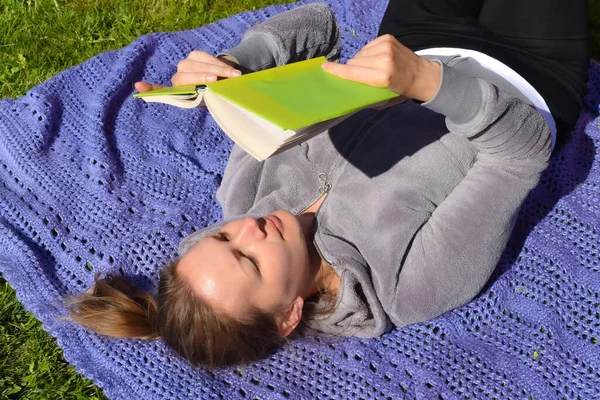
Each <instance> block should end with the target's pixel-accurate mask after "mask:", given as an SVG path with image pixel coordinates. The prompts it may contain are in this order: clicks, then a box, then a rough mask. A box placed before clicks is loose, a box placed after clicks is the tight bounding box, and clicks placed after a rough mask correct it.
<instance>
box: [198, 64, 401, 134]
mask: <svg viewBox="0 0 600 400" xmlns="http://www.w3.org/2000/svg"><path fill="white" fill-rule="evenodd" d="M326 61H327V60H326V59H325V57H318V58H313V59H311V60H306V61H299V62H296V63H293V64H287V65H283V66H281V67H275V68H270V69H266V70H264V71H259V72H254V73H251V74H247V75H242V76H240V77H237V78H231V79H224V80H221V81H217V82H214V83H210V84H209V85H208V86H209V88H210V90H211V91H213V92H214V93H216V94H218V95H220V96H221V97H223V98H225V99H227V100H229V101H231V102H232V103H234V104H237V105H239V106H240V107H243V108H245V109H247V110H249V111H251V112H253V113H254V114H256V115H258V116H260V117H262V118H264V119H266V120H267V121H269V122H271V123H273V124H275V125H277V126H279V127H280V128H282V129H290V130H296V129H299V128H303V127H306V126H309V125H312V124H315V123H317V122H321V121H326V120H329V119H332V118H336V117H339V116H342V115H346V114H349V113H352V112H354V111H357V110H360V109H361V108H364V107H366V106H368V105H370V104H375V103H379V102H381V101H384V100H388V99H391V98H394V97H396V96H398V94H397V93H395V92H392V91H391V90H388V89H384V88H376V87H373V86H369V85H366V84H364V83H358V82H354V81H349V80H346V79H342V78H339V77H337V76H334V75H332V74H330V73H328V72H327V71H325V70H323V68H321V64H323V63H324V62H326Z"/></svg>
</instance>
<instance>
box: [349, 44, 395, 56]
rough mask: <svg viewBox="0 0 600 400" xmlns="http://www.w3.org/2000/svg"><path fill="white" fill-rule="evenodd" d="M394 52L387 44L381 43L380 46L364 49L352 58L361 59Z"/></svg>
mask: <svg viewBox="0 0 600 400" xmlns="http://www.w3.org/2000/svg"><path fill="white" fill-rule="evenodd" d="M392 52H393V49H392V48H391V47H389V45H387V44H386V43H379V44H378V45H375V46H371V47H369V48H368V49H362V50H360V51H359V52H358V53H356V54H355V55H354V57H352V58H360V57H371V56H374V55H378V54H379V55H383V54H390V53H392Z"/></svg>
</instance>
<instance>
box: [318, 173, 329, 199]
mask: <svg viewBox="0 0 600 400" xmlns="http://www.w3.org/2000/svg"><path fill="white" fill-rule="evenodd" d="M330 190H331V183H327V174H326V173H324V172H321V173H320V174H319V193H321V194H323V193H327V192H329V191H330Z"/></svg>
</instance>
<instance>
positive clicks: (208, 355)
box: [66, 261, 335, 367]
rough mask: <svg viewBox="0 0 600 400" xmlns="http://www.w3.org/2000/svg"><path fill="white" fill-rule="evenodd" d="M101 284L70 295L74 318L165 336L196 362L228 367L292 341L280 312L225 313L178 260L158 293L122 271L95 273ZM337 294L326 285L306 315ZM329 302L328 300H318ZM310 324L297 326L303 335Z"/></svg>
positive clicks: (136, 334) (116, 331)
mask: <svg viewBox="0 0 600 400" xmlns="http://www.w3.org/2000/svg"><path fill="white" fill-rule="evenodd" d="M94 281H95V285H94V286H93V287H92V288H91V289H90V290H88V291H87V292H86V293H83V294H81V295H79V296H73V297H69V298H67V299H66V304H67V308H68V310H69V313H70V319H72V320H73V321H75V322H77V323H79V324H81V325H83V326H85V327H86V328H88V329H91V330H92V331H94V332H97V333H100V334H102V335H106V336H112V337H119V338H137V339H150V340H153V339H162V340H163V341H164V342H165V344H167V345H168V346H170V347H171V348H173V349H174V350H175V351H176V352H177V353H179V354H180V355H182V356H183V357H185V358H186V359H187V360H189V361H190V362H191V363H192V364H194V365H204V366H208V367H222V366H229V365H236V364H244V363H248V362H252V361H256V360H259V359H262V358H264V357H266V356H268V355H269V354H270V353H271V352H272V351H273V350H275V349H277V348H278V347H281V346H282V345H284V344H285V343H287V339H286V338H285V337H282V336H280V335H279V332H278V329H277V324H276V320H275V316H274V315H272V314H269V313H265V312H263V311H260V310H254V311H253V312H251V313H250V315H248V317H247V318H245V320H244V321H239V320H235V319H233V318H231V317H229V316H227V315H225V314H222V313H219V312H218V311H217V310H215V309H214V308H213V307H212V306H211V305H210V304H208V303H207V302H206V301H204V300H203V299H202V298H201V297H200V296H198V295H197V294H196V293H195V292H194V290H193V289H192V287H191V285H190V284H188V282H186V281H185V280H183V279H181V277H180V276H179V275H178V274H177V261H175V262H172V263H171V264H169V265H168V266H166V267H165V268H163V269H162V271H161V273H160V280H159V287H158V299H154V298H153V297H152V296H151V295H150V294H149V293H147V292H144V291H142V290H140V289H138V288H136V287H135V286H134V285H133V284H131V283H130V282H128V281H127V280H126V279H125V278H124V277H123V276H121V275H108V276H107V277H105V278H104V279H99V277H98V275H96V276H95V277H94ZM333 300H334V296H331V295H330V294H328V293H326V292H325V291H324V290H321V291H320V293H319V294H318V295H317V296H315V297H313V298H310V299H307V301H306V302H305V306H304V309H303V320H304V321H306V320H307V319H311V318H313V317H316V316H322V315H326V314H327V313H329V312H331V311H332V310H333V307H334V306H335V304H334V303H335V302H334V301H333ZM317 304H326V306H324V307H322V306H317ZM305 328H306V325H305V324H302V326H299V327H298V328H297V329H296V332H295V333H294V337H299V336H302V333H303V330H305Z"/></svg>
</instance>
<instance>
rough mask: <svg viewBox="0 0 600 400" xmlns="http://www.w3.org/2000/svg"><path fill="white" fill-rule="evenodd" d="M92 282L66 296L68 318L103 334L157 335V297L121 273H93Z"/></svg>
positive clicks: (157, 336) (125, 335) (151, 337)
mask: <svg viewBox="0 0 600 400" xmlns="http://www.w3.org/2000/svg"><path fill="white" fill-rule="evenodd" d="M94 282H95V284H94V286H93V287H92V288H91V289H90V290H88V292H86V293H83V294H81V295H78V296H73V297H68V298H67V299H66V305H67V308H68V310H69V312H70V315H71V319H72V320H73V321H75V322H76V323H78V324H81V325H83V326H85V327H86V328H89V329H91V330H93V331H94V332H97V333H100V334H102V335H106V336H113V337H119V338H136V339H150V340H151V339H158V338H159V334H158V328H157V320H158V306H157V303H156V300H154V298H153V297H152V296H151V295H150V294H149V293H146V292H144V291H141V290H139V289H137V288H136V287H135V286H133V285H132V284H131V283H129V282H128V281H127V280H126V279H125V278H124V277H122V276H121V275H109V276H107V277H106V278H104V279H99V278H98V274H96V276H95V277H94Z"/></svg>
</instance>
